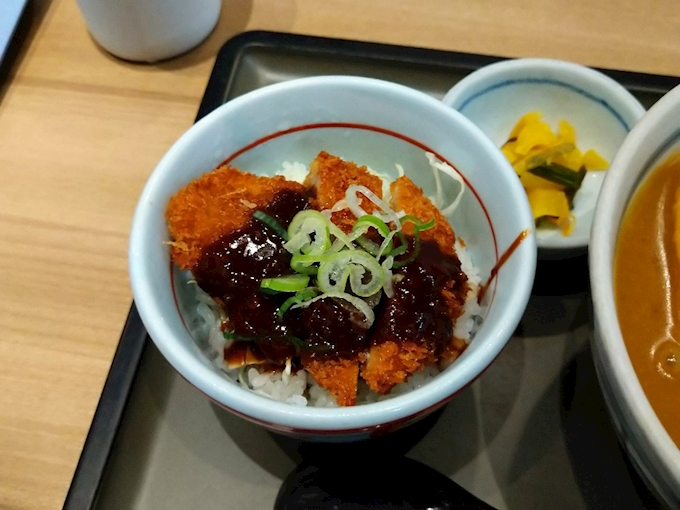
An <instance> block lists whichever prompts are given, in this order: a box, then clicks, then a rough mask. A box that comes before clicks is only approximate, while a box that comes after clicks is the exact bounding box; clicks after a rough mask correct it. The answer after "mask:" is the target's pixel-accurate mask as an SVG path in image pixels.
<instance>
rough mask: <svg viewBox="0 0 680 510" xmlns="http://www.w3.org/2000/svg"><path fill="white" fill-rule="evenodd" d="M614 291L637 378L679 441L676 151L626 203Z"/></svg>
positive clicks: (679, 157)
mask: <svg viewBox="0 0 680 510" xmlns="http://www.w3.org/2000/svg"><path fill="white" fill-rule="evenodd" d="M614 294H615V296H616V298H615V299H616V308H617V312H618V318H619V323H620V326H621V332H622V334H623V339H624V341H625V343H626V348H627V350H628V354H629V356H630V359H631V361H632V363H633V367H634V369H635V372H636V373H637V376H638V379H639V380H640V384H641V385H642V388H643V389H644V391H645V394H646V395H647V398H648V399H649V402H650V403H651V405H652V408H653V409H654V411H655V412H656V414H657V416H658V417H659V420H660V421H661V423H662V424H663V426H664V427H665V428H666V430H667V431H668V433H669V435H670V436H671V438H672V439H673V441H674V442H675V444H676V445H677V446H678V447H680V414H678V404H679V403H680V151H677V152H675V153H673V154H672V155H671V156H670V157H669V158H668V159H666V160H665V161H664V162H663V163H662V164H661V165H659V166H657V167H656V168H655V169H654V170H653V171H652V172H651V173H650V174H649V175H648V176H647V177H646V179H645V180H644V181H643V183H642V184H641V185H640V186H639V188H638V189H637V191H636V192H635V193H634V195H633V197H632V199H631V201H630V203H629V205H628V208H627V209H626V212H625V214H624V216H623V220H622V222H621V228H620V230H619V235H618V240H617V244H616V251H615V255H614Z"/></svg>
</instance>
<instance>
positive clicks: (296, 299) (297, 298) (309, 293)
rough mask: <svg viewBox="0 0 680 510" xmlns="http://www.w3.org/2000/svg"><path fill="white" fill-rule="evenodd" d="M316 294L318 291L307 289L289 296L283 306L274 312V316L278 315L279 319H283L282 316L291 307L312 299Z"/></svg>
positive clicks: (311, 288) (312, 288) (314, 288)
mask: <svg viewBox="0 0 680 510" xmlns="http://www.w3.org/2000/svg"><path fill="white" fill-rule="evenodd" d="M318 293H319V290H318V289H317V288H316V287H307V288H306V289H304V290H301V291H300V292H298V293H297V294H295V295H294V296H291V297H289V298H288V299H286V300H285V301H284V302H283V304H282V305H281V306H280V307H279V309H278V311H277V312H276V315H278V317H279V319H283V315H284V314H285V313H286V312H287V311H288V309H289V308H290V307H291V306H293V305H297V304H299V303H302V302H303V301H307V300H308V299H312V298H313V297H315V296H316V295H317V294H318Z"/></svg>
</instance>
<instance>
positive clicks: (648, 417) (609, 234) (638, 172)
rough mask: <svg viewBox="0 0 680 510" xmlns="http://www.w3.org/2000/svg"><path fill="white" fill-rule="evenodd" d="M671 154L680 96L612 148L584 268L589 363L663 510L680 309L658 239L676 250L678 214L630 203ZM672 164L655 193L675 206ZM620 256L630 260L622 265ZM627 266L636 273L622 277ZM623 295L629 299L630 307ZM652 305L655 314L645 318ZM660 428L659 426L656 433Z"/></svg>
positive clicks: (670, 484) (678, 482) (671, 473)
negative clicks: (590, 326)
mask: <svg viewBox="0 0 680 510" xmlns="http://www.w3.org/2000/svg"><path fill="white" fill-rule="evenodd" d="M673 154H676V155H678V156H680V88H675V89H674V90H672V91H671V92H669V93H668V94H667V95H665V96H664V97H663V98H662V99H661V100H660V101H659V102H658V103H657V104H655V105H654V106H652V108H651V109H650V110H649V111H648V112H647V113H646V114H645V115H644V117H643V118H642V119H641V120H640V122H639V123H638V124H637V125H636V126H635V127H634V128H633V130H632V131H631V133H630V135H629V136H628V137H627V138H626V140H625V141H624V143H623V145H622V146H621V148H620V149H619V153H618V155H617V156H616V158H615V160H614V162H613V164H612V166H611V169H610V170H609V171H608V174H607V177H606V178H605V180H604V184H603V186H602V191H601V193H600V197H599V200H598V203H597V207H596V211H595V221H594V224H593V231H592V239H591V244H590V258H589V264H590V278H591V284H592V297H593V306H594V312H595V336H594V340H593V342H592V347H593V349H592V350H593V357H594V360H595V367H596V370H597V375H598V378H599V381H600V385H601V387H602V391H603V394H604V397H605V401H606V403H607V406H608V408H609V412H610V415H611V417H612V421H613V422H614V424H615V427H616V430H617V433H618V435H619V439H620V442H621V444H622V445H623V447H624V448H625V449H626V451H627V452H628V455H629V457H630V459H631V460H632V463H633V464H634V465H635V467H636V468H637V470H638V472H639V473H640V475H641V476H642V478H643V479H644V480H645V481H646V482H647V484H648V485H649V487H651V488H652V490H653V491H654V492H655V493H656V494H657V496H658V497H659V499H661V500H662V501H664V502H665V504H666V505H667V506H668V507H670V508H680V449H678V445H679V444H680V437H679V436H680V434H678V430H679V429H678V427H677V425H678V421H677V420H678V419H679V416H680V415H678V403H679V402H680V391H679V390H680V380H679V379H678V377H679V375H678V374H680V366H679V365H680V357H678V356H677V353H680V344H678V336H677V330H675V328H676V327H677V313H678V310H680V308H679V307H678V303H677V301H676V300H677V295H678V294H677V293H678V290H679V289H680V282H678V281H677V275H678V271H679V269H678V266H680V259H679V257H680V252H679V251H678V248H680V246H677V245H676V246H675V247H673V242H672V239H673V232H672V231H671V232H670V236H669V235H668V233H666V234H664V231H665V230H666V229H675V234H674V235H675V236H676V244H677V235H678V234H677V232H678V228H679V227H678V223H679V220H680V217H679V216H678V211H680V209H675V212H674V213H673V212H672V211H671V210H666V212H664V207H667V206H664V205H663V204H664V203H666V202H665V201H664V199H663V194H661V193H660V194H659V196H658V197H657V196H652V195H650V198H649V202H650V203H647V204H644V203H642V202H639V200H640V199H642V198H643V196H644V194H646V193H649V192H651V190H653V188H652V187H650V186H651V184H652V183H653V182H654V181H655V180H656V179H657V177H654V176H655V175H656V176H660V175H662V174H659V173H656V171H657V170H658V169H659V168H661V167H660V165H661V164H662V163H664V162H666V161H667V159H668V158H669V156H671V155H673ZM676 163H677V164H676V165H675V167H674V173H673V172H671V173H669V175H670V176H675V177H674V179H675V182H674V183H673V180H670V181H668V184H665V186H666V188H667V191H669V192H670V195H669V196H670V197H671V199H672V197H673V194H674V193H675V197H676V201H678V198H679V197H678V195H677V191H676V190H677V189H679V187H678V183H679V182H680V159H679V160H678V161H677V162H676ZM638 204H639V205H638ZM637 207H641V209H637ZM676 207H677V206H676ZM628 213H630V214H628ZM643 214H645V215H646V214H649V218H647V219H644V220H643V221H642V222H638V223H639V226H638V227H635V228H637V229H639V230H638V231H631V230H630V229H631V228H633V227H632V225H633V224H631V223H629V222H630V220H631V218H634V217H637V218H644V216H643ZM669 214H670V216H669ZM672 216H675V218H672ZM664 218H665V219H664ZM669 218H670V219H669ZM664 222H665V223H666V225H665V226H664ZM634 232H640V233H642V234H638V233H634ZM630 233H634V234H633V237H629V235H630ZM645 237H647V238H648V240H643V239H644V238H645ZM664 238H665V241H664ZM626 239H632V242H631V243H630V244H628V241H626ZM669 240H671V242H670V244H668V241H669ZM669 246H670V247H669ZM647 252H649V253H650V255H651V257H650V260H651V261H654V260H658V261H659V264H660V265H659V268H658V270H657V269H655V268H656V262H648V261H647ZM628 257H632V259H631V260H630V261H626V259H627V258H628ZM630 266H632V267H636V268H637V270H636V271H634V272H631V271H630ZM643 266H644V267H643ZM626 268H628V269H626ZM646 268H649V273H648V272H647V270H646ZM626 270H627V272H628V273H629V274H630V277H631V278H635V279H639V280H640V282H643V283H650V284H652V285H654V286H656V287H658V289H659V293H660V297H659V298H657V297H656V296H653V295H652V294H649V295H646V294H647V293H645V294H643V293H642V292H637V291H636V290H635V289H636V288H637V287H633V286H632V285H633V284H631V283H630V282H631V280H627V281H628V283H626V282H625V281H624V278H625V274H626ZM634 285H637V284H636V283H635V284H634ZM626 286H629V287H630V289H631V291H632V292H634V293H635V295H634V296H632V298H633V300H632V301H630V296H627V295H626V294H627V292H625V291H626V289H625V288H624V287H626ZM655 299H660V303H661V305H660V306H659V307H658V309H659V311H660V312H661V313H660V314H654V313H652V310H651V309H652V308H655V307H656V304H654V303H657V302H656V301H653V300H655ZM631 304H632V305H633V307H632V309H631V308H630V305H631ZM636 304H637V306H635V305H636ZM657 304H658V303H657ZM624 306H626V308H625V309H624V308H623V307H624ZM631 320H632V322H631ZM648 321H649V322H648ZM631 323H632V324H633V325H635V324H636V323H637V324H638V325H640V326H642V329H643V332H642V333H643V334H642V335H640V337H645V338H644V340H645V341H647V342H649V343H640V344H637V346H636V345H635V344H636V343H637V342H638V341H640V340H643V338H638V336H637V335H636V334H634V333H633V331H632V330H631V329H630V326H629V325H630V324H631ZM674 323H675V324H674ZM655 330H657V331H658V330H666V332H664V333H662V336H663V338H662V336H659V337H658V340H661V343H658V342H657V337H656V333H655V332H654V331H655ZM668 333H669V334H668ZM667 334H668V335H667ZM666 335H667V336H666ZM673 336H674V338H673ZM659 355H661V356H662V357H659ZM660 391H663V392H664V393H660ZM664 400H666V401H667V403H666V405H665V406H664V405H663V401H664ZM660 402H661V404H660ZM657 410H658V413H657ZM663 420H668V421H666V422H665V423H666V426H664V424H663ZM671 432H672V433H674V434H675V437H674V438H673V437H672V436H671Z"/></svg>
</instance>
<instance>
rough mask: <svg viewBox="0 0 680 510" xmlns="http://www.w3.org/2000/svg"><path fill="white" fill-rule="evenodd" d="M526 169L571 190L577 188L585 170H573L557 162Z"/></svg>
mask: <svg viewBox="0 0 680 510" xmlns="http://www.w3.org/2000/svg"><path fill="white" fill-rule="evenodd" d="M527 171H528V172H529V173H532V174H534V175H537V176H538V177H541V178H542V179H545V180H547V181H551V182H554V183H557V184H560V185H562V186H564V187H566V188H567V189H571V190H577V189H579V188H580V187H581V183H582V182H583V178H584V177H585V172H574V171H573V170H572V169H571V168H567V167H566V166H562V165H558V164H557V163H548V164H545V165H539V166H536V167H534V168H528V169H527Z"/></svg>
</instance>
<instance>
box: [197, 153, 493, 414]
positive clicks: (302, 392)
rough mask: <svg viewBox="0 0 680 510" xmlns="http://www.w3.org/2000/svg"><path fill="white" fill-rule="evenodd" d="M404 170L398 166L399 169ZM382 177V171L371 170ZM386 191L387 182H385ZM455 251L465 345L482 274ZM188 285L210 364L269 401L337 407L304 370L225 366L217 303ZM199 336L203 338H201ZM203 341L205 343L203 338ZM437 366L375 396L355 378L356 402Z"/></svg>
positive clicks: (300, 172) (463, 252) (476, 317)
mask: <svg viewBox="0 0 680 510" xmlns="http://www.w3.org/2000/svg"><path fill="white" fill-rule="evenodd" d="M401 171H403V170H400V173H401ZM374 173H376V174H377V175H379V176H380V177H382V178H383V179H384V180H386V179H385V176H384V175H381V174H378V173H377V172H374ZM276 175H282V176H284V177H285V178H286V179H289V180H292V181H297V182H302V181H303V180H304V179H305V176H306V175H307V167H306V166H305V165H303V164H302V163H297V162H294V163H290V162H284V163H283V167H282V169H281V170H279V171H277V172H276ZM387 190H389V187H387ZM455 248H456V252H457V254H458V258H459V259H460V263H461V269H462V270H463V272H464V273H465V274H466V275H467V278H468V286H469V291H468V294H467V296H466V300H465V305H464V309H463V314H462V315H461V316H460V317H459V318H458V320H457V321H456V323H455V325H454V328H453V336H454V337H455V338H458V339H460V340H464V341H465V343H467V344H469V343H470V341H471V340H472V338H473V337H474V333H475V331H476V330H477V328H478V326H479V323H480V322H481V317H482V315H483V308H482V307H481V306H480V305H479V304H478V302H477V295H478V293H479V288H480V285H481V279H480V277H479V273H478V270H477V268H476V267H475V266H474V264H473V262H472V260H471V257H470V255H469V253H468V251H467V249H466V248H465V247H464V246H463V245H462V244H461V243H460V242H459V240H458V239H457V240H456V245H455ZM190 283H192V284H193V285H192V287H193V288H194V289H195V298H196V301H197V302H198V304H197V305H196V320H194V322H193V323H192V324H191V325H190V329H191V330H192V331H191V332H192V334H193V335H194V338H196V339H197V342H198V343H199V345H200V346H202V347H203V350H204V352H206V354H208V356H209V357H210V359H211V361H212V363H213V364H214V365H215V366H216V367H217V368H218V369H220V370H221V371H222V372H223V373H224V374H225V376H226V377H228V378H229V379H231V380H232V381H234V382H238V383H239V384H241V386H243V387H246V388H248V389H249V390H250V391H252V392H253V393H257V394H258V395H262V396H264V397H267V398H271V399H273V400H277V401H280V402H286V403H288V404H292V405H299V406H313V407H338V404H337V402H336V400H335V397H334V396H333V395H331V393H330V392H329V391H328V390H326V389H324V388H322V387H321V386H319V385H318V384H317V382H316V381H315V380H314V378H313V377H311V376H310V375H309V374H307V372H306V371H305V370H303V369H300V370H297V371H296V372H295V373H294V374H293V373H291V370H290V364H288V365H287V367H286V369H285V370H283V371H282V372H272V371H265V370H262V369H261V368H260V367H258V366H257V365H249V366H246V367H240V368H229V367H227V366H226V365H225V363H224V350H225V349H226V348H227V347H229V345H231V342H232V341H227V340H226V339H225V338H224V335H223V334H222V329H221V325H222V321H223V320H224V319H225V317H224V316H223V315H222V314H223V312H222V311H221V309H220V307H219V306H218V305H217V304H216V303H215V302H214V301H213V300H212V298H211V297H210V296H209V295H208V294H206V293H205V292H204V291H203V290H201V289H200V288H199V287H198V285H196V284H195V282H190ZM201 340H202V341H201ZM206 340H207V342H206ZM440 371H441V369H440V367H438V366H434V365H433V366H427V367H425V368H424V369H423V370H420V371H418V372H416V373H414V374H412V375H411V376H410V377H408V378H407V379H406V381H404V382H403V383H400V384H397V385H396V386H394V387H393V388H392V390H391V391H390V392H389V393H388V394H386V395H379V394H377V393H376V392H374V391H371V390H370V389H369V388H368V385H367V384H366V383H365V382H364V381H362V380H360V381H359V385H358V389H357V404H358V405H361V404H368V403H371V402H377V401H380V400H384V399H388V398H392V397H395V396H397V395H402V394H404V393H408V392H409V391H412V390H414V389H417V388H419V387H421V386H423V385H424V384H426V383H427V382H429V381H430V380H432V379H433V378H434V377H436V376H437V375H438V374H439V373H440Z"/></svg>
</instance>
